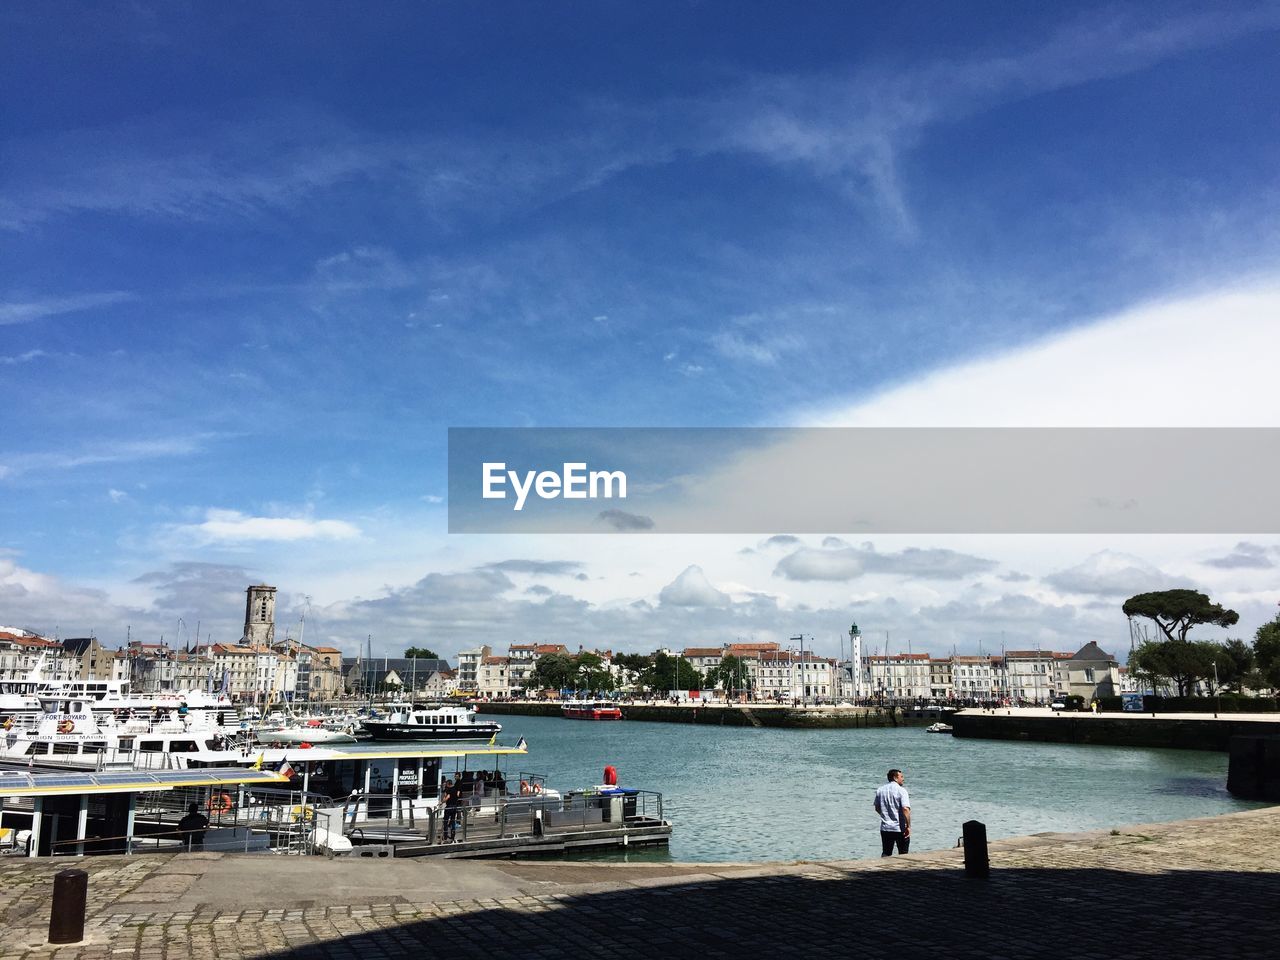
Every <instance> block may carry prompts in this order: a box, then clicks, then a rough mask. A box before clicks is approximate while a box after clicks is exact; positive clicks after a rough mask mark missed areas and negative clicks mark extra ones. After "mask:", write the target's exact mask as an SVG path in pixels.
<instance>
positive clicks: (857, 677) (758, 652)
mask: <svg viewBox="0 0 1280 960" xmlns="http://www.w3.org/2000/svg"><path fill="white" fill-rule="evenodd" d="M245 594H246V595H245V619H244V632H243V635H242V637H241V639H240V640H239V642H237V643H234V644H211V645H205V646H203V647H201V646H198V645H197V646H196V648H195V649H194V650H193V649H179V648H176V647H169V646H166V645H165V644H163V643H159V644H154V643H142V642H137V641H134V642H130V643H128V644H127V645H126V646H124V647H121V648H119V649H115V650H112V649H109V648H107V647H106V646H104V645H102V644H101V643H100V642H99V641H98V640H97V638H95V637H80V638H72V639H66V640H50V639H48V638H45V637H40V636H37V635H36V634H33V633H29V632H27V631H23V630H18V629H15V628H11V627H0V680H4V679H9V680H15V679H17V680H21V679H26V678H27V677H29V676H31V675H32V672H33V670H37V669H38V670H39V672H40V675H41V676H42V678H44V679H48V680H63V679H67V680H117V681H128V682H129V684H130V688H131V689H132V690H133V691H134V692H137V693H155V692H164V691H172V690H189V689H193V688H194V689H201V688H202V689H207V690H211V691H223V692H225V693H227V694H229V695H231V696H232V697H234V698H235V699H237V700H240V701H256V702H275V701H279V700H309V701H324V700H333V699H336V698H339V697H342V696H350V695H367V694H370V693H385V692H390V691H394V690H403V691H411V692H413V693H415V694H420V695H423V696H448V695H451V694H454V693H462V694H465V695H469V696H479V697H485V698H491V699H505V698H509V697H518V696H526V695H530V694H535V693H538V692H539V691H536V690H533V689H531V688H530V677H531V675H532V673H533V670H534V666H535V665H536V664H537V662H538V661H539V660H540V659H541V658H542V657H544V656H548V655H552V654H555V655H561V656H569V655H571V654H570V651H569V649H568V648H567V647H566V646H565V645H564V644H559V643H548V644H539V643H513V644H511V645H509V646H508V648H507V652H506V653H505V654H500V653H495V651H494V650H493V648H491V647H490V646H487V645H482V646H479V647H475V648H473V649H470V650H463V651H461V652H460V653H459V654H458V664H457V668H456V669H454V668H452V667H451V666H450V665H449V663H448V662H446V661H445V660H441V659H413V658H407V659H406V658H399V659H393V658H382V657H380V658H374V657H344V656H343V655H342V652H341V651H340V650H339V649H338V648H336V647H329V646H316V645H309V644H306V643H303V642H302V637H301V635H300V636H299V638H298V639H297V640H294V639H292V638H291V637H289V636H286V637H285V638H284V639H282V640H281V639H277V637H276V633H275V598H276V588H275V587H272V586H267V585H265V584H258V585H254V586H251V587H249V588H248V589H247V590H246V592H245ZM303 626H304V627H305V624H304V625H303ZM301 632H302V631H301V630H300V634H301ZM793 640H796V641H800V647H799V649H795V648H791V649H783V648H782V647H781V646H780V645H779V644H777V643H730V644H724V645H722V646H720V647H689V648H686V649H684V650H682V651H673V650H666V649H664V650H661V651H659V653H662V654H665V655H667V656H669V657H682V658H683V659H684V660H686V661H688V663H689V664H690V665H691V666H692V667H693V668H694V669H695V670H696V671H698V674H699V676H700V677H703V678H705V677H707V676H708V675H709V674H711V673H712V672H715V673H717V674H719V673H722V672H723V671H720V670H719V669H718V668H720V667H721V666H722V665H723V664H725V663H726V660H727V658H730V657H732V658H733V659H732V660H729V661H728V662H729V663H731V664H736V665H737V666H736V670H737V675H736V676H729V677H727V678H718V679H717V682H715V683H714V684H708V686H713V687H714V688H716V689H720V690H725V691H726V692H729V691H733V692H745V693H749V694H750V695H751V696H753V697H754V698H755V699H763V700H778V701H793V700H841V699H852V700H869V699H891V700H964V701H992V700H1001V701H1007V702H1028V703H1044V702H1048V701H1050V700H1052V699H1054V698H1055V697H1059V696H1066V695H1078V696H1083V697H1085V698H1086V699H1087V700H1091V699H1093V698H1094V697H1098V696H1109V695H1114V694H1117V693H1122V692H1130V690H1131V689H1136V687H1131V685H1130V683H1129V680H1128V676H1127V674H1126V671H1125V669H1124V668H1123V667H1121V666H1120V664H1119V663H1118V662H1117V661H1116V659H1115V658H1114V657H1112V656H1111V655H1110V654H1108V653H1105V652H1104V651H1103V650H1101V649H1100V648H1099V647H1098V645H1097V644H1096V643H1092V642H1090V643H1087V644H1085V645H1084V646H1083V647H1081V648H1080V649H1079V650H1077V651H1076V652H1075V653H1059V652H1055V651H1041V650H1008V651H1005V652H1003V653H1002V654H1001V655H1000V656H977V657H975V656H958V655H955V656H950V657H935V656H931V655H930V654H927V653H915V654H913V653H898V654H887V655H879V654H876V655H868V656H864V655H862V651H861V641H860V637H858V636H856V628H854V630H852V631H851V632H850V647H849V649H850V652H851V656H850V657H849V658H848V659H833V658H829V657H823V656H820V655H818V654H817V653H815V652H814V651H812V650H805V649H804V646H803V640H802V639H801V638H799V637H797V638H793ZM582 652H583V650H582V648H581V647H579V653H582ZM592 653H593V654H594V656H595V657H596V658H597V660H598V662H599V667H598V669H599V670H601V671H604V672H606V673H607V674H608V676H609V678H610V683H609V684H608V686H610V687H611V688H613V689H619V690H634V688H635V686H636V683H637V679H638V677H637V674H636V672H635V671H633V670H629V669H627V668H625V667H623V666H622V665H621V664H619V663H617V662H615V658H614V656H613V654H612V652H610V651H608V650H606V651H592ZM593 662H594V661H593ZM673 679H674V678H673ZM659 686H661V684H659Z"/></svg>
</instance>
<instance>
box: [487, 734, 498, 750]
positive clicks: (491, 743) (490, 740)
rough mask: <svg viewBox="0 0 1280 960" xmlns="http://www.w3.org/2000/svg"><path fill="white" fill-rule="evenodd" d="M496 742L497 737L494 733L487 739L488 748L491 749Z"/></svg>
mask: <svg viewBox="0 0 1280 960" xmlns="http://www.w3.org/2000/svg"><path fill="white" fill-rule="evenodd" d="M497 742H498V735H497V734H496V733H495V734H494V735H493V736H492V737H490V738H489V746H491V747H492V746H493V745H494V744H495V743H497Z"/></svg>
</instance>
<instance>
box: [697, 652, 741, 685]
mask: <svg viewBox="0 0 1280 960" xmlns="http://www.w3.org/2000/svg"><path fill="white" fill-rule="evenodd" d="M703 682H704V683H705V684H706V685H707V686H708V687H711V688H712V689H720V690H750V689H751V687H752V678H751V665H750V664H749V663H747V661H745V660H743V659H742V658H741V657H735V656H734V655H733V654H732V653H730V654H728V655H726V656H725V657H724V658H723V659H721V661H720V665H719V666H716V667H712V668H711V669H710V670H708V671H707V675H706V677H705V678H704V679H703Z"/></svg>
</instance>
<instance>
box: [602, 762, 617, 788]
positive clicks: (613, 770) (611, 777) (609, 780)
mask: <svg viewBox="0 0 1280 960" xmlns="http://www.w3.org/2000/svg"><path fill="white" fill-rule="evenodd" d="M604 785H605V786H606V787H616V786H617V785H618V768H617V767H615V766H614V765H613V764H609V765H608V766H607V767H605V768H604Z"/></svg>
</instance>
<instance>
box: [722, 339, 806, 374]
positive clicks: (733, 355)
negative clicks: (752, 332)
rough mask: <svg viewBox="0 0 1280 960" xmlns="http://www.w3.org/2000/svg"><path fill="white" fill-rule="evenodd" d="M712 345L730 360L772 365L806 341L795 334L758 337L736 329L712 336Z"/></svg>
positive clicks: (799, 347)
mask: <svg viewBox="0 0 1280 960" xmlns="http://www.w3.org/2000/svg"><path fill="white" fill-rule="evenodd" d="M711 345H712V346H713V347H715V349H716V351H717V352H718V353H719V354H720V355H721V356H723V357H727V358H728V359H730V360H743V361H747V362H749V363H758V364H763V365H766V366H772V365H773V364H775V363H777V362H778V359H779V358H780V357H781V356H782V355H783V354H784V353H788V352H791V351H795V350H799V349H801V348H802V347H803V346H804V341H803V340H801V339H800V337H798V336H796V335H794V334H783V335H781V336H772V337H764V338H756V337H752V336H749V335H747V334H743V333H738V332H736V331H721V332H720V333H717V334H715V335H714V336H712V338H711Z"/></svg>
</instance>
